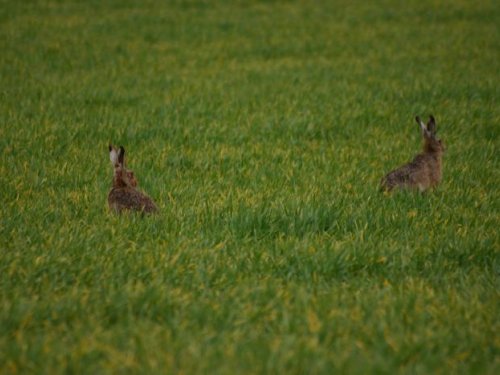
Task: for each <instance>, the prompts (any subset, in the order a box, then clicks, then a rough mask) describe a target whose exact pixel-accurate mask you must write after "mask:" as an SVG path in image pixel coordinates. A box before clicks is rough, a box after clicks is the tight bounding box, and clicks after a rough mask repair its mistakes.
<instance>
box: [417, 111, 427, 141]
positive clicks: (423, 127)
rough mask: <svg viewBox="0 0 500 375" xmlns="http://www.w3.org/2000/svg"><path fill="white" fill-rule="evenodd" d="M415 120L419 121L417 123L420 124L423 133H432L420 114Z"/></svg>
mask: <svg viewBox="0 0 500 375" xmlns="http://www.w3.org/2000/svg"><path fill="white" fill-rule="evenodd" d="M415 121H417V124H419V125H420V129H422V134H423V135H427V136H428V135H430V134H429V131H428V130H427V127H426V126H425V124H424V122H423V121H422V120H421V119H420V117H419V116H416V117H415Z"/></svg>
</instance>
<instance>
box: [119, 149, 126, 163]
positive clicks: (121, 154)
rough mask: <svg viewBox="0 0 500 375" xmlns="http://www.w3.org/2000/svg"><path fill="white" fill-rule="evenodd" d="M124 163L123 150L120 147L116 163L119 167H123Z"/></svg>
mask: <svg viewBox="0 0 500 375" xmlns="http://www.w3.org/2000/svg"><path fill="white" fill-rule="evenodd" d="M124 162H125V148H123V146H120V149H119V150H118V163H119V164H120V165H121V166H124Z"/></svg>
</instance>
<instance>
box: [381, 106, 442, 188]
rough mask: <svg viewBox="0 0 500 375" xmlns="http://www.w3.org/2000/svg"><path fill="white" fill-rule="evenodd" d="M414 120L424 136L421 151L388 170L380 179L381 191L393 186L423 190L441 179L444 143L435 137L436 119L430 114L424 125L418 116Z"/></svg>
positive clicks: (433, 185)
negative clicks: (408, 161)
mask: <svg viewBox="0 0 500 375" xmlns="http://www.w3.org/2000/svg"><path fill="white" fill-rule="evenodd" d="M415 120H416V121H417V123H418V124H419V125H420V128H421V129H422V136H423V138H424V148H423V152H421V153H420V154H418V155H417V156H415V158H414V159H413V161H411V162H410V163H408V164H405V165H403V166H401V167H399V168H398V169H395V170H393V171H391V172H389V173H388V174H387V175H386V176H385V177H384V178H382V181H381V190H382V191H388V192H389V191H391V190H393V189H394V188H407V189H415V190H416V189H418V190H419V191H421V192H423V191H426V190H427V189H429V188H434V187H436V186H437V185H438V184H439V182H440V181H441V176H442V172H441V169H442V166H441V159H442V156H443V152H444V145H443V143H442V142H441V140H440V139H438V138H436V120H435V119H434V117H433V116H432V115H431V116H429V122H428V123H427V125H425V124H424V123H423V122H422V120H420V117H418V116H417V117H416V118H415Z"/></svg>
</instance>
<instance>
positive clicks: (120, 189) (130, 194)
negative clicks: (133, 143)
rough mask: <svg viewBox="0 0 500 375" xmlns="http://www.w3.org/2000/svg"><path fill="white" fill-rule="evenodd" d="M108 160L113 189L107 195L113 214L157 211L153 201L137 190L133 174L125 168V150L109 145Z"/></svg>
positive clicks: (121, 147)
mask: <svg viewBox="0 0 500 375" xmlns="http://www.w3.org/2000/svg"><path fill="white" fill-rule="evenodd" d="M109 158H110V160H111V163H112V164H113V167H114V175H113V187H112V188H111V191H110V192H109V194H108V205H109V208H110V209H111V210H112V211H113V212H115V213H118V214H120V213H122V212H123V211H124V210H129V211H138V212H143V213H154V212H157V211H158V208H157V207H156V205H155V203H154V202H153V200H152V199H151V198H150V197H148V196H147V195H146V194H144V193H142V192H141V191H139V190H138V189H137V180H136V178H135V176H134V172H133V171H131V170H129V169H126V168H125V149H124V148H123V146H120V148H119V149H116V148H114V147H113V146H112V145H109Z"/></svg>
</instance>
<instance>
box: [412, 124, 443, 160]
mask: <svg viewBox="0 0 500 375" xmlns="http://www.w3.org/2000/svg"><path fill="white" fill-rule="evenodd" d="M415 120H416V121H417V123H418V124H419V125H420V128H421V129H422V136H423V137H424V151H425V152H428V153H436V152H437V153H442V152H443V151H444V150H445V147H444V144H443V142H442V141H441V140H440V139H438V138H437V137H436V133H437V129H436V120H435V119H434V116H432V115H430V116H429V121H428V122H427V125H425V124H424V122H423V121H422V120H421V119H420V117H419V116H417V117H415Z"/></svg>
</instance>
